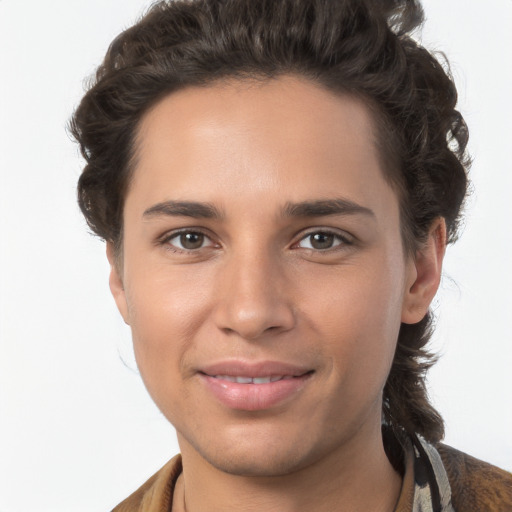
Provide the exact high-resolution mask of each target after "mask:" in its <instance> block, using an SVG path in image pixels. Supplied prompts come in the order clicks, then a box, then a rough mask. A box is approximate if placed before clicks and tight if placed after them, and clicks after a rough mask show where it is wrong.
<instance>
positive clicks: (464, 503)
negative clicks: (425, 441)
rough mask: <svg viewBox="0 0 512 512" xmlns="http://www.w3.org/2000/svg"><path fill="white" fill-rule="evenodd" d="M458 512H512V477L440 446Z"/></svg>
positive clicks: (486, 464)
mask: <svg viewBox="0 0 512 512" xmlns="http://www.w3.org/2000/svg"><path fill="white" fill-rule="evenodd" d="M436 448H437V450H438V452H439V455H440V456H441V459H442V461H443V465H444V467H445V470H446V473H447V475H448V480H449V481H450V486H451V489H452V503H453V506H454V508H455V510H456V511H457V512H512V473H508V472H507V471H504V470H502V469H500V468H497V467H496V466H493V465H492V464H488V463H487V462H483V461H481V460H478V459H475V458H474V457H471V456H470V455H467V454H466V453H463V452H461V451H459V450H456V449H454V448H451V447H450V446H446V445H444V444H440V445H438V446H437V447H436Z"/></svg>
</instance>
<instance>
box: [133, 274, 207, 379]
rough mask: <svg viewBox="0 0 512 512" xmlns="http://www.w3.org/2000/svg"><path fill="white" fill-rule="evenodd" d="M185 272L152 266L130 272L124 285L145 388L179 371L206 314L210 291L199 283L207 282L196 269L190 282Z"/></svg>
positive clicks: (137, 358)
mask: <svg viewBox="0 0 512 512" xmlns="http://www.w3.org/2000/svg"><path fill="white" fill-rule="evenodd" d="M187 275H188V274H187V273H186V272H182V273H180V272H170V271H169V269H158V268H155V267H153V268H152V271H150V272H147V271H146V272H138V273H132V274H131V280H130V281H129V282H128V283H127V285H126V297H127V303H128V308H129V319H130V327H131V330H132V337H133V344H134V352H135V357H136V360H137V364H138V367H139V370H140V372H141V375H142V377H143V379H144V381H145V382H146V385H148V387H151V382H152V381H154V382H162V381H163V380H162V379H163V378H165V379H166V380H168V379H169V378H171V377H172V376H173V375H174V376H178V375H179V374H180V373H181V371H182V366H183V358H184V357H185V354H186V352H187V350H189V349H190V346H189V345H190V343H191V340H192V339H193V337H194V333H195V332H197V330H198V329H199V328H200V326H201V325H202V323H203V322H204V320H205V318H206V317H207V315H208V314H207V310H208V304H209V301H208V296H209V292H208V291H207V289H206V288H205V286H202V285H201V284H200V283H203V282H205V281H206V282H208V281H207V280H205V279H203V278H202V276H201V275H200V273H199V272H198V275H197V276H196V277H197V279H196V280H194V281H192V282H191V280H190V278H188V279H187ZM204 277H205V276H204Z"/></svg>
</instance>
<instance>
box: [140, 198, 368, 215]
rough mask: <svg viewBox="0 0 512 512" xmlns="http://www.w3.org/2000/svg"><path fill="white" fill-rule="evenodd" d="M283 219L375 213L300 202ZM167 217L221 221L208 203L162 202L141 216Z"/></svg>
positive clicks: (347, 205) (330, 202) (334, 203)
mask: <svg viewBox="0 0 512 512" xmlns="http://www.w3.org/2000/svg"><path fill="white" fill-rule="evenodd" d="M282 212H283V216H284V217H325V216H328V215H357V214H363V215H368V216H370V217H375V213H374V212H373V211H372V210H370V209H369V208H366V207H365V206H361V205H359V204H357V203H354V202H353V201H349V200H348V199H321V200H316V201H301V202H299V203H290V202H289V203H286V204H285V206H284V208H283V210H282ZM159 216H168V217H177V216H180V217H191V218H194V219H222V218H223V217H224V215H223V214H222V213H221V211H220V210H219V209H218V208H216V207H215V206H214V205H212V204H210V203H200V202H196V201H163V202H161V203H157V204H155V205H153V206H151V207H150V208H148V209H147V210H145V211H144V213H143V214H142V217H143V218H151V217H159Z"/></svg>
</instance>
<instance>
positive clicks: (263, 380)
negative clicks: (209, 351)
mask: <svg viewBox="0 0 512 512" xmlns="http://www.w3.org/2000/svg"><path fill="white" fill-rule="evenodd" d="M209 377H212V378H214V379H219V380H226V381H228V382H236V383H237V384H269V383H270V382H277V381H280V380H289V379H295V378H296V377H295V376H293V375H273V376H271V377H248V376H246V377H244V376H239V377H235V376H234V375H209Z"/></svg>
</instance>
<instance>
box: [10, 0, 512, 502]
mask: <svg viewBox="0 0 512 512" xmlns="http://www.w3.org/2000/svg"><path fill="white" fill-rule="evenodd" d="M425 4H426V5H425V8H426V12H427V16H428V21H427V24H426V28H425V31H424V36H423V41H424V42H425V43H426V44H427V46H428V47H429V48H431V49H432V48H435V49H438V50H442V51H445V52H446V53H447V55H448V57H449V58H450V60H451V62H452V65H453V71H454V75H455V78H456V81H457V83H458V86H459V90H460V95H461V102H460V108H461V109H462V111H463V113H464V115H465V117H466V118H467V121H468V123H469V125H470V128H471V134H472V139H471V146H470V149H471V151H472V153H473V155H474V158H475V164H474V166H473V170H472V178H473V182H474V189H475V191H474V193H473V195H472V198H471V200H470V202H469V213H468V216H467V228H466V230H465V233H464V235H463V237H462V239H461V240H460V242H459V243H458V244H457V245H456V246H454V247H452V248H451V249H449V252H448V256H447V259H446V265H445V277H444V280H443V284H442V289H441V291H440V293H439V295H438V303H439V305H438V306H437V307H436V311H437V314H438V316H439V322H438V331H437V334H436V338H435V342H434V347H435V348H436V349H437V350H439V351H440V352H441V353H442V354H443V356H442V359H441V361H440V362H439V363H438V365H437V366H436V367H435V369H433V370H432V372H431V378H430V385H431V393H432V397H433V399H434V402H435V404H436V405H437V406H438V408H439V409H440V411H441V412H442V414H443V415H444V417H445V419H446V422H447V437H446V440H447V442H448V443H449V444H452V445H454V446H455V447H457V448H460V449H462V450H464V451H468V452H470V453H472V454H473V455H475V456H477V457H479V458H483V459H485V460H488V461H491V462H493V463H495V464H497V465H500V466H501V467H504V468H507V469H509V470H512V435H511V433H512V407H511V402H512V335H511V333H510V332H511V330H510V322H511V320H512V318H511V317H512V298H511V297H512V271H511V268H510V265H511V263H510V262H512V236H511V234H512V229H511V225H510V224H511V219H512V208H511V192H510V191H511V190H512V172H511V171H512V169H511V163H510V148H511V145H512V123H511V122H510V118H511V115H512V108H511V97H512V95H511V92H512V72H511V66H510V62H512V30H511V27H512V1H511V0H487V1H486V2H485V4H484V3H483V2H477V1H476V0H425ZM147 5H148V4H147V3H146V2H144V1H142V0H108V1H104V0H52V1H51V2H43V1H40V0H24V1H21V0H0V169H1V171H0V179H1V182H0V512H27V511H31V512H41V511H48V512H60V511H62V512H64V511H65V512H80V511H106V510H110V508H112V507H113V506H114V505H115V504H116V503H117V502H119V501H120V500H121V499H123V498H124V497H126V496H127V495H128V494H129V493H130V492H131V491H132V490H134V489H135V488H136V487H137V486H138V485H139V484H141V483H142V482H143V481H145V480H146V478H147V477H148V476H149V475H150V474H152V473H153V472H154V471H155V470H157V469H158V468H159V467H160V466H161V465H162V464H163V463H164V462H165V461H166V460H167V459H168V458H169V457H170V456H171V455H173V454H174V453H176V451H177V445H176V442H175V438H174V433H173V431H172V428H171V427H170V426H169V425H168V424H167V422H166V421H165V420H164V419H163V418H162V416H161V414H160V413H159V412H158V410H157V409H156V407H155V406H154V405H153V404H152V402H151V401H150V399H149V397H148V396H147V393H146V392H145V390H144V388H143V386H142V384H141V381H140V378H139V376H138V375H137V373H136V371H135V370H134V368H135V365H134V363H133V357H132V355H131V351H130V337H129V332H128V331H127V329H126V327H125V326H124V324H123V323H122V322H121V321H120V318H119V316H118V314H117V311H116V310H115V307H114V303H113V300H112V299H111V297H110V295H109V291H108V287H107V274H108V266H107V264H106V260H105V257H104V245H103V243H101V242H100V241H98V240H96V239H95V238H94V237H92V236H91V235H89V234H87V230H86V228H85V223H84V221H83V220H82V218H81V217H80V215H79V212H78V208H77V206H76V204H75V183H76V180H77V177H78V175H79V173H80V168H81V165H82V162H81V160H80V159H79V157H78V152H77V148H76V147H75V145H74V144H73V143H72V142H71V141H70V140H69V137H68V136H67V135H66V132H65V125H66V122H67V120H68V118H69V116H70V114H71V112H72V110H73V108H74V107H75V106H76V104H77V102H78V101H79V98H80V97H81V95H82V92H83V79H84V77H86V76H88V75H90V74H91V73H92V72H93V71H94V69H95V66H96V65H97V64H99V62H100V60H101V58H102V56H103V55H104V52H105V51H106V49H107V46H108V43H109V42H110V41H111V40H112V38H113V37H114V36H115V35H116V34H117V33H118V32H119V31H120V30H121V29H123V28H124V27H127V26H128V25H129V24H131V23H132V22H133V21H134V20H135V18H136V16H137V15H138V14H140V13H141V12H142V10H143V8H144V7H147ZM484 5H485V7H484ZM123 361H124V363H126V364H124V363H123Z"/></svg>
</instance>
